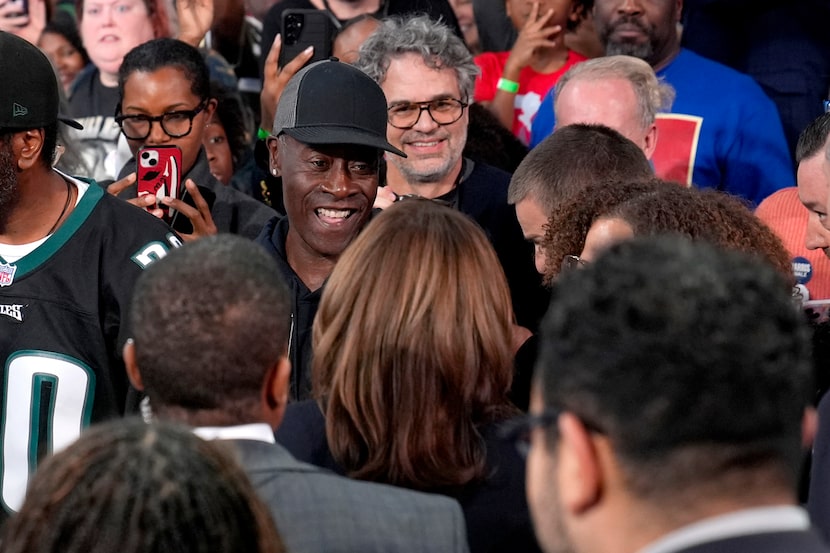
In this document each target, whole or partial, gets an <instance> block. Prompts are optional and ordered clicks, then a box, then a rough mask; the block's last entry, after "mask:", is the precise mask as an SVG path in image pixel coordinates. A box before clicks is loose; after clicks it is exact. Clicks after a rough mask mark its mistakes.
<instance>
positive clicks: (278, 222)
mask: <svg viewBox="0 0 830 553" xmlns="http://www.w3.org/2000/svg"><path fill="white" fill-rule="evenodd" d="M286 236H288V218H287V217H282V218H279V217H274V218H273V219H271V220H270V221H268V222H267V223H266V225H265V228H263V229H262V233H261V234H260V235H259V237H258V238H257V239H256V242H257V243H258V244H261V245H262V246H263V247H264V248H265V249H266V251H268V253H270V254H271V255H272V256H273V257H274V259H275V260H276V261H277V265H278V266H279V270H280V274H281V275H282V277H283V281H284V282H285V283H286V284H287V285H288V288H289V289H290V290H291V332H290V334H289V342H288V357H289V359H290V360H291V385H290V387H289V396H290V398H291V400H292V401H293V400H297V399H306V398H308V397H310V395H311V325H312V323H314V316H315V315H317V308H318V307H319V306H320V296H322V294H323V287H322V286H321V287H320V288H319V289H317V290H314V291H312V290H309V289H308V287H307V286H306V285H305V283H304V282H303V281H302V280H301V279H300V277H299V276H297V273H295V272H294V269H292V268H291V265H289V264H288V256H287V255H286V253H285V239H286Z"/></svg>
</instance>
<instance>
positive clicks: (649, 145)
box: [643, 123, 659, 161]
mask: <svg viewBox="0 0 830 553" xmlns="http://www.w3.org/2000/svg"><path fill="white" fill-rule="evenodd" d="M658 136H659V131H658V130H657V125H656V124H655V123H652V124H651V128H650V129H649V130H648V133H646V138H645V144H643V153H644V154H646V159H648V160H649V161H651V156H653V155H654V150H656V149H657V138H658Z"/></svg>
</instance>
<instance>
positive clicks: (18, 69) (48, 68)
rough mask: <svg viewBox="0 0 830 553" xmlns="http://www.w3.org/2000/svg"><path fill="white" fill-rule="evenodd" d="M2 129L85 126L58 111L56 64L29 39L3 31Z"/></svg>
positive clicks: (0, 45)
mask: <svg viewBox="0 0 830 553" xmlns="http://www.w3.org/2000/svg"><path fill="white" fill-rule="evenodd" d="M0 75H4V76H5V80H4V81H3V85H2V86H0V128H5V129H38V128H42V127H48V126H49V125H53V124H55V123H56V122H57V121H61V122H62V123H65V124H67V125H69V126H70V127H74V128H76V129H79V130H80V129H83V128H84V127H83V125H81V124H80V123H78V122H77V121H75V120H73V119H70V118H69V117H66V116H64V115H61V114H59V113H58V109H59V106H60V92H59V90H58V79H57V77H56V76H55V70H54V69H53V68H52V64H51V62H50V61H49V58H47V57H46V56H45V55H44V54H43V52H41V51H40V50H39V49H38V48H37V47H36V46H34V45H33V44H31V43H30V42H29V41H28V40H25V39H22V38H20V37H18V36H15V35H13V34H11V33H6V32H3V31H0Z"/></svg>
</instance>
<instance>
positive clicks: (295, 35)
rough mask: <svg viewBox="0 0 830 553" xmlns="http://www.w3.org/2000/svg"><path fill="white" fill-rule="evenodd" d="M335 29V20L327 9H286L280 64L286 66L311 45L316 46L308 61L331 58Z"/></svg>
mask: <svg viewBox="0 0 830 553" xmlns="http://www.w3.org/2000/svg"><path fill="white" fill-rule="evenodd" d="M335 29H336V27H335V21H334V19H333V17H332V16H331V14H329V12H327V11H324V10H313V9H312V10H285V11H284V12H282V48H281V50H280V59H279V66H280V67H285V65H286V64H287V63H288V62H290V61H291V60H293V59H294V58H296V57H297V56H298V55H299V54H301V53H302V52H303V51H304V50H305V49H306V48H308V47H309V46H313V47H314V54H313V55H312V56H311V59H310V60H309V61H308V62H307V63H313V62H315V61H321V60H326V59H329V58H330V57H331V50H332V42H333V41H334V31H335Z"/></svg>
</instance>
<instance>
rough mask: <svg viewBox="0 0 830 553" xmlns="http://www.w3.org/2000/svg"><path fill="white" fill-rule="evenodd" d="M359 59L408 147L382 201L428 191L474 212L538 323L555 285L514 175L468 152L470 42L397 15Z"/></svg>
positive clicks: (520, 310)
mask: <svg viewBox="0 0 830 553" xmlns="http://www.w3.org/2000/svg"><path fill="white" fill-rule="evenodd" d="M355 65H356V66H357V67H358V68H359V69H361V70H362V71H363V72H365V73H366V74H368V75H369V76H370V77H372V78H373V79H374V80H375V81H376V82H377V83H378V84H379V85H380V86H381V88H382V89H383V92H384V94H385V95H386V101H387V115H388V123H387V126H386V138H387V139H388V140H389V142H390V143H391V144H392V145H393V146H395V147H396V148H399V149H400V150H401V151H403V152H404V153H405V154H406V157H398V156H390V155H387V156H386V162H387V171H386V186H385V187H383V188H380V189H378V200H377V201H376V202H375V206H376V207H386V206H388V205H389V204H390V203H391V202H394V201H396V200H399V199H403V198H406V197H408V196H421V197H424V198H430V199H433V200H438V201H441V202H444V203H446V204H447V205H449V206H451V207H453V208H454V209H457V210H459V211H461V212H462V213H464V214H465V215H467V216H469V217H470V218H471V219H473V220H474V221H475V222H476V223H478V224H479V225H480V226H481V227H482V228H483V229H484V231H485V232H486V233H487V237H488V238H489V239H490V242H491V243H492V244H493V249H495V250H496V254H497V255H498V257H499V261H500V262H501V266H502V268H503V269H504V272H505V276H507V283H508V285H509V286H510V293H511V295H512V297H513V309H514V311H515V312H516V319H517V321H518V323H519V324H520V325H522V326H525V327H528V328H530V329H531V330H534V329H535V328H536V327H537V326H538V321H539V319H541V316H542V314H543V313H544V306H545V305H547V300H546V298H547V292H546V291H545V290H544V289H543V288H542V286H541V280H540V278H539V275H538V274H536V271H535V269H534V266H533V247H532V245H531V244H529V243H527V242H525V241H524V237H523V235H522V229H521V227H520V226H519V222H518V220H517V219H516V210H515V209H514V208H513V206H511V205H509V204H508V203H507V187H508V185H509V183H510V174H509V173H506V172H505V171H502V170H500V169H496V168H495V167H491V166H489V165H485V164H483V163H475V162H473V161H472V160H471V159H468V158H465V157H464V156H463V151H464V146H465V144H466V143H467V126H468V124H469V118H470V115H469V111H468V109H467V108H468V106H469V104H470V102H471V101H472V98H473V87H474V85H475V79H476V75H477V74H478V72H479V69H478V67H477V66H476V65H475V63H473V56H472V54H470V51H469V50H468V49H467V47H466V46H465V45H464V42H463V41H462V40H461V39H460V38H458V37H457V36H455V35H454V34H453V32H452V31H451V30H450V29H449V27H447V26H446V25H442V24H441V23H436V22H434V21H431V20H430V19H429V18H427V17H426V16H423V17H416V18H409V19H406V20H402V19H396V18H392V19H388V20H386V21H383V22H382V23H381V25H380V27H379V28H378V29H377V30H376V31H375V32H374V33H373V34H372V35H371V36H369V38H368V39H367V40H366V42H364V43H363V45H362V46H361V47H360V57H359V58H358V60H357V62H356V63H355Z"/></svg>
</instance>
